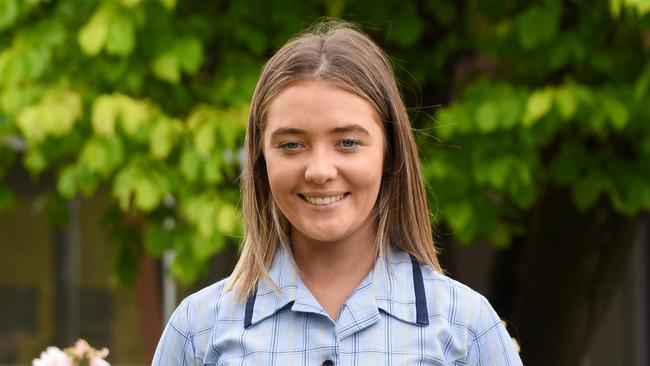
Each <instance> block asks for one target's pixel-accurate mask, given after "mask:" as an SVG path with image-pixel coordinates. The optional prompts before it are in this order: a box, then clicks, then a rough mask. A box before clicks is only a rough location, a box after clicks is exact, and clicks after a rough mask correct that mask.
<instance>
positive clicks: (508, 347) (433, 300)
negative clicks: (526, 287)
mask: <svg viewBox="0 0 650 366" xmlns="http://www.w3.org/2000/svg"><path fill="white" fill-rule="evenodd" d="M269 274H270V277H271V278H272V279H273V281H274V282H275V283H276V284H277V285H278V287H279V288H280V289H281V290H282V292H281V293H277V292H275V291H274V290H273V288H272V287H271V286H270V285H269V284H268V283H267V282H266V281H264V280H262V281H260V283H259V284H258V288H257V290H256V292H255V294H254V295H252V296H250V297H249V298H248V301H246V302H240V301H238V300H237V293H236V291H227V292H226V291H223V287H224V284H225V280H222V281H220V282H218V283H215V284H214V285H212V286H209V287H207V288H205V289H203V290H201V291H199V292H197V293H194V294H192V295H190V296H189V297H188V298H186V299H185V300H184V301H183V302H182V303H181V304H180V305H179V307H178V308H177V309H176V311H175V312H174V314H173V315H172V317H171V319H170V320H169V323H168V324H167V326H166V328H165V330H164V332H163V335H162V337H161V338H160V342H159V343H158V348H157V349H156V353H155V356H154V360H153V365H156V366H158V365H159V366H169V365H179V366H190V365H200V366H203V365H209V366H212V365H214V366H216V365H239V366H244V365H277V366H287V365H298V366H302V365H310V366H317V365H325V366H333V365H499V366H501V365H513V366H514V365H521V364H522V363H521V360H520V358H519V355H518V353H517V351H516V350H515V347H514V343H513V342H512V340H511V338H510V336H509V335H508V332H507V331H506V329H505V328H504V326H503V325H502V323H501V320H500V319H499V317H498V316H497V314H496V313H495V311H494V310H493V309H492V307H491V306H490V304H489V303H488V301H487V300H486V299H485V298H484V297H483V296H481V295H480V294H478V293H477V292H475V291H473V290H472V289H470V288H469V287H467V286H465V285H463V284H461V283H459V282H457V281H454V280H452V279H450V278H448V277H446V276H444V275H442V274H440V273H438V272H436V271H434V270H433V269H432V268H430V267H428V266H426V265H421V264H419V263H418V262H417V261H415V259H414V258H413V257H412V256H410V255H409V254H408V253H406V252H403V251H401V250H397V249H393V250H392V251H391V253H390V255H388V256H387V257H381V256H380V257H378V258H377V261H376V263H375V266H374V268H373V269H372V270H371V271H370V272H369V273H368V275H367V276H366V277H365V279H364V280H363V281H362V282H361V283H360V284H359V286H358V287H357V288H356V289H355V290H354V292H353V293H352V294H351V295H350V297H349V299H348V300H347V301H346V302H345V303H344V304H343V305H342V307H341V311H340V313H339V316H338V319H337V320H336V321H333V320H332V319H331V318H330V317H329V316H328V315H327V313H326V312H325V310H323V308H322V306H321V305H320V304H319V303H318V301H317V300H316V299H315V298H314V296H313V295H312V294H311V292H310V291H309V289H308V288H307V287H306V286H305V284H304V283H303V282H302V281H301V279H300V275H299V274H298V271H297V269H296V268H295V265H294V262H293V260H292V258H291V253H288V252H287V251H286V250H283V249H279V250H278V251H277V253H276V255H275V257H274V259H273V263H272V265H271V268H270V271H269Z"/></svg>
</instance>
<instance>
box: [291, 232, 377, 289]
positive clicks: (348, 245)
mask: <svg viewBox="0 0 650 366" xmlns="http://www.w3.org/2000/svg"><path fill="white" fill-rule="evenodd" d="M374 233H375V230H374V227H372V226H369V227H368V229H367V230H363V231H362V232H361V233H359V235H355V236H353V237H350V238H347V239H346V240H342V241H335V242H325V241H317V240H313V239H311V238H307V237H305V236H303V235H301V233H298V232H295V231H293V232H292V235H291V241H292V251H293V257H294V260H295V261H296V265H297V266H298V269H299V270H300V273H301V277H303V280H304V281H306V282H314V281H316V282H319V281H321V280H322V281H329V282H331V281H336V280H337V279H341V280H345V279H347V280H348V281H349V280H352V281H354V280H358V282H361V280H363V278H364V277H365V276H366V274H368V272H369V271H370V269H371V268H372V266H373V265H374V263H375V259H376V256H377V251H376V248H375V234H374Z"/></svg>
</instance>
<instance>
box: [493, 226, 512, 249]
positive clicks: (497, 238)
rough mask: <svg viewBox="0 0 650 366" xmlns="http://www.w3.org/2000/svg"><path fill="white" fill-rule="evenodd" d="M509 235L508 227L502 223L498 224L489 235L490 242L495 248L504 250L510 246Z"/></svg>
mask: <svg viewBox="0 0 650 366" xmlns="http://www.w3.org/2000/svg"><path fill="white" fill-rule="evenodd" d="M511 235H512V233H511V232H510V227H509V226H508V225H506V224H504V223H502V222H498V223H497V224H496V225H495V226H494V228H493V230H492V232H491V234H490V241H491V242H492V244H493V245H494V246H495V247H497V248H505V247H507V246H508V244H510V240H511Z"/></svg>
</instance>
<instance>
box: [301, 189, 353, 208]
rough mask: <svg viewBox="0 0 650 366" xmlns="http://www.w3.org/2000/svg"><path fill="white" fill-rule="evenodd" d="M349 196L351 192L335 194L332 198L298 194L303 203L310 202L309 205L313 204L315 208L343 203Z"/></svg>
mask: <svg viewBox="0 0 650 366" xmlns="http://www.w3.org/2000/svg"><path fill="white" fill-rule="evenodd" d="M349 195H350V193H349V192H346V193H339V194H333V195H330V196H319V197H315V196H309V195H305V194H301V193H299V194H298V196H299V197H300V198H301V199H302V200H303V201H305V202H308V203H310V204H312V205H314V206H327V205H331V204H334V203H336V202H339V201H341V200H342V199H344V198H345V197H347V196H349Z"/></svg>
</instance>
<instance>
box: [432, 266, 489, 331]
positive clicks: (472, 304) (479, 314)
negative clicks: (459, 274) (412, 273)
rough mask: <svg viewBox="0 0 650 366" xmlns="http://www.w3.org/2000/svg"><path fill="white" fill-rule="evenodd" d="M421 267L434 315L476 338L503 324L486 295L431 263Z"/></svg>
mask: <svg viewBox="0 0 650 366" xmlns="http://www.w3.org/2000/svg"><path fill="white" fill-rule="evenodd" d="M421 268H422V277H423V279H424V284H425V290H426V293H427V307H428V310H429V316H430V317H441V318H443V319H445V320H446V321H448V322H449V323H450V324H451V325H452V326H453V327H455V328H461V329H466V330H467V331H468V332H469V333H471V335H472V336H473V337H478V336H480V334H482V333H484V332H485V331H486V330H488V329H489V328H491V327H494V326H497V325H499V324H500V323H501V320H500V318H499V317H498V316H497V314H496V312H495V311H494V309H493V308H492V305H490V303H489V301H488V300H487V299H486V298H485V296H483V295H482V294H480V293H479V292H477V291H475V290H473V289H471V288H470V287H469V286H467V285H465V284H463V283H461V282H459V281H457V280H454V279H453V278H450V277H448V276H446V275H444V274H442V273H440V272H437V271H436V270H434V269H433V268H431V267H429V266H426V265H422V266H421Z"/></svg>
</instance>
